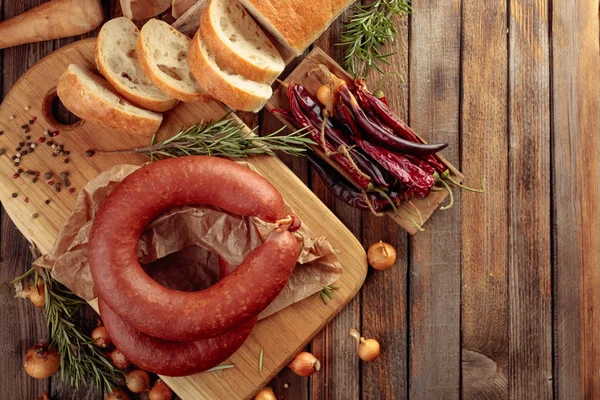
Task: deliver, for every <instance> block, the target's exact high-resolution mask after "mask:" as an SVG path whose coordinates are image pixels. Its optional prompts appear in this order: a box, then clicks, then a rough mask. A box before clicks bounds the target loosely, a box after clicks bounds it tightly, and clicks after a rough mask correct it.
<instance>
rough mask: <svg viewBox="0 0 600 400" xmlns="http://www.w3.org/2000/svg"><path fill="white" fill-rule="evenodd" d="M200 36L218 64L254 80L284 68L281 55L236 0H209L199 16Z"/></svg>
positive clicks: (274, 75) (262, 79)
mask: <svg viewBox="0 0 600 400" xmlns="http://www.w3.org/2000/svg"><path fill="white" fill-rule="evenodd" d="M200 32H201V34H202V40H203V41H204V43H205V44H206V46H207V47H208V48H209V49H211V50H212V51H213V53H214V55H215V59H216V60H217V64H219V65H220V66H227V67H228V68H229V69H231V70H232V71H233V72H235V73H236V74H240V75H242V76H245V77H246V78H248V79H252V80H253V81H257V82H264V83H267V82H268V83H271V82H273V81H274V80H275V78H277V77H278V76H279V74H281V72H283V69H284V68H285V63H284V62H283V59H282V58H281V55H280V54H279V52H278V51H277V49H276V48H275V46H273V43H271V41H270V40H269V38H267V35H265V33H264V32H263V31H262V30H261V29H260V27H259V26H258V25H257V23H256V22H255V21H254V19H253V18H252V17H251V16H250V15H249V14H248V12H247V11H246V10H245V9H244V7H242V5H241V4H240V3H239V2H238V1H237V0H211V2H210V4H209V5H208V7H206V8H205V9H204V12H203V13H202V16H201V17H200Z"/></svg>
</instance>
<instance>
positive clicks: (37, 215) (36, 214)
mask: <svg viewBox="0 0 600 400" xmlns="http://www.w3.org/2000/svg"><path fill="white" fill-rule="evenodd" d="M39 216H40V214H38V213H35V214H33V215H32V216H31V217H32V218H33V219H36V218H37V217H39Z"/></svg>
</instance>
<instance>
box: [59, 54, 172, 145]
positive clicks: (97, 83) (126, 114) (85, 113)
mask: <svg viewBox="0 0 600 400" xmlns="http://www.w3.org/2000/svg"><path fill="white" fill-rule="evenodd" d="M56 92H57V94H58V97H59V98H60V101H62V103H63V104H64V105H65V107H66V108H67V109H68V110H69V111H71V112H72V113H73V114H75V115H77V116H78V117H79V118H82V119H84V120H86V121H91V122H96V123H98V124H100V125H103V126H107V127H109V128H114V129H118V130H120V131H122V132H125V133H129V134H135V135H150V134H153V133H154V132H156V131H157V130H158V128H159V127H160V124H161V123H162V114H157V113H154V112H152V111H147V110H144V109H141V108H138V107H136V106H134V105H133V104H131V103H129V102H128V101H127V100H125V99H123V98H122V97H121V96H119V95H118V94H117V93H116V92H115V91H114V89H113V87H112V86H111V85H110V84H109V83H108V82H107V81H105V80H104V79H102V78H101V77H99V76H98V75H96V74H94V73H92V72H91V71H90V70H88V69H86V68H84V67H81V66H79V65H77V64H71V65H69V67H68V68H67V70H66V71H65V73H64V74H63V75H62V76H61V78H60V80H59V81H58V86H57V87H56Z"/></svg>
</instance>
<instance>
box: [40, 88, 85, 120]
mask: <svg viewBox="0 0 600 400" xmlns="http://www.w3.org/2000/svg"><path fill="white" fill-rule="evenodd" d="M43 110H44V117H45V118H46V121H47V122H48V123H49V124H50V125H52V127H53V128H55V129H60V130H71V129H75V128H77V127H79V126H81V125H82V124H83V123H84V122H85V121H84V120H82V119H81V118H79V117H78V116H77V115H75V114H73V113H72V112H70V111H69V110H67V108H66V107H65V106H64V104H63V103H62V101H60V99H59V98H58V95H57V93H56V88H52V89H50V90H49V91H48V93H47V94H46V97H45V98H44V107H43Z"/></svg>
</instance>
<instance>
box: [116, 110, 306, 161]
mask: <svg viewBox="0 0 600 400" xmlns="http://www.w3.org/2000/svg"><path fill="white" fill-rule="evenodd" d="M284 129H285V128H281V129H279V130H278V131H276V132H273V133H271V134H269V135H267V136H257V135H254V134H253V133H254V132H255V130H256V129H253V130H252V131H249V130H248V129H247V127H246V125H244V124H243V123H240V122H238V121H236V120H234V119H230V118H228V117H227V116H225V117H224V118H222V119H220V120H218V121H215V122H212V123H207V124H205V123H204V120H203V121H201V122H200V123H199V124H196V125H193V126H191V127H189V128H187V129H181V130H179V132H177V133H176V134H175V135H173V136H170V137H165V138H164V139H161V140H158V139H157V137H156V134H155V135H154V136H152V140H151V142H150V146H147V147H140V148H135V149H131V150H117V151H106V152H105V153H144V154H146V155H147V156H148V157H149V158H150V160H151V161H154V160H155V159H156V158H168V157H180V156H198V155H205V156H218V157H231V158H246V157H249V156H252V155H258V154H273V152H274V151H281V152H284V153H286V154H290V155H293V156H301V155H304V154H305V153H306V151H307V150H308V149H309V148H310V146H311V145H313V144H314V142H313V141H312V140H311V139H310V138H309V137H308V134H309V133H308V132H304V130H299V131H296V132H293V133H291V134H288V135H279V134H280V133H281V132H282V131H283V130H284ZM167 136H168V135H167Z"/></svg>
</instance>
